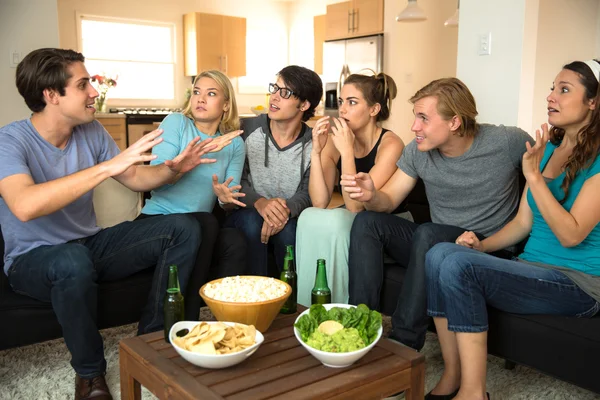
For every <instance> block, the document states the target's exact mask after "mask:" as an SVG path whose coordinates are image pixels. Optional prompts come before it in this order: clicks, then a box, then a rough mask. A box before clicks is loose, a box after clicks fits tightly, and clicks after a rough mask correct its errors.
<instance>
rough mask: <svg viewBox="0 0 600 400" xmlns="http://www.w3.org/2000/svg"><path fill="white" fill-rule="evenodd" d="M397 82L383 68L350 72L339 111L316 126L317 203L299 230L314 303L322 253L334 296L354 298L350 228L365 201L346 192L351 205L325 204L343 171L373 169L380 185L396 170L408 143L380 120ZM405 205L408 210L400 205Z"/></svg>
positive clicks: (301, 264)
mask: <svg viewBox="0 0 600 400" xmlns="http://www.w3.org/2000/svg"><path fill="white" fill-rule="evenodd" d="M395 96H396V85H395V83H394V81H393V80H392V78H390V77H389V76H387V75H385V74H383V73H381V74H378V75H376V76H366V75H357V74H354V75H350V76H349V77H348V79H347V80H346V82H345V83H344V86H343V87H342V90H341V94H340V98H339V117H338V118H330V117H323V118H321V119H319V120H318V121H317V123H316V124H315V126H314V128H313V140H312V152H311V170H310V180H309V194H310V198H311V201H312V204H313V207H312V208H309V209H306V210H304V212H303V213H302V214H301V215H300V219H299V221H298V227H297V230H296V256H297V261H298V262H297V265H298V302H299V303H300V304H304V305H310V290H311V288H312V285H313V283H314V276H315V266H316V260H317V259H318V258H325V259H326V260H327V267H328V268H327V278H328V282H329V286H330V288H331V290H332V301H333V302H342V303H346V302H347V301H348V283H347V282H348V279H347V277H348V245H349V241H350V228H351V227H352V221H353V220H354V217H355V216H356V213H357V212H360V211H363V210H364V205H363V204H362V203H361V202H359V201H355V200H353V199H351V198H350V197H348V196H347V195H346V194H343V193H344V192H343V191H342V194H340V193H339V192H338V193H336V194H335V198H334V200H337V203H342V202H343V203H342V204H343V205H344V206H345V209H335V210H324V209H325V208H327V207H328V205H329V204H330V202H331V200H332V197H334V188H335V186H336V185H337V183H338V182H339V176H340V175H341V174H356V173H358V172H365V173H369V174H371V176H372V179H373V181H374V182H375V185H376V187H377V188H380V187H381V186H383V185H384V184H385V183H386V182H387V181H388V179H389V178H390V177H391V176H392V175H393V174H394V172H396V169H397V167H396V162H397V161H398V159H399V158H400V155H401V153H402V149H403V148H404V143H403V142H402V140H401V139H400V138H399V137H398V136H396V135H395V134H394V133H393V132H390V131H388V130H387V129H384V128H382V127H381V126H380V122H382V121H385V120H386V119H388V118H389V115H390V106H391V101H392V99H393V98H394V97H395ZM400 211H403V210H400Z"/></svg>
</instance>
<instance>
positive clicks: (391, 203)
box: [341, 78, 533, 350]
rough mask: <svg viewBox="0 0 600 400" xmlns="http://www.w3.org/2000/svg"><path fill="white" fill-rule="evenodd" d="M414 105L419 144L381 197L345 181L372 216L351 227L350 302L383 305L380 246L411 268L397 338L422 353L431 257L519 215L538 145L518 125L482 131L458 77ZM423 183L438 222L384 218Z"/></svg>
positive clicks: (361, 177) (364, 181)
mask: <svg viewBox="0 0 600 400" xmlns="http://www.w3.org/2000/svg"><path fill="white" fill-rule="evenodd" d="M411 102H412V103H413V105H414V114H415V121H414V123H413V126H412V130H413V132H414V133H415V135H416V138H415V140H414V141H412V142H411V143H409V144H408V146H406V148H405V149H404V152H403V154H402V156H401V157H400V160H399V161H398V164H397V165H398V170H397V171H396V173H395V174H394V175H393V176H392V178H390V180H389V181H388V182H387V183H386V184H385V185H384V186H383V187H382V188H381V190H378V191H377V190H375V189H374V186H373V182H372V180H371V178H370V177H369V175H368V174H364V173H360V174H357V175H344V176H342V180H341V184H342V186H343V188H344V190H345V191H347V192H349V193H350V197H352V198H354V199H355V200H359V201H362V202H363V203H364V205H365V208H366V209H367V210H369V211H366V212H362V213H359V214H358V216H357V217H356V219H355V220H354V223H353V225H352V231H351V235H350V253H349V293H350V298H349V302H350V303H351V304H359V303H365V304H367V305H368V306H369V307H371V308H378V307H379V294H380V291H381V286H382V283H383V251H382V249H383V250H384V251H385V252H386V253H387V254H388V255H390V256H391V257H392V258H393V259H394V260H395V261H396V262H397V263H398V264H400V265H401V266H403V267H405V268H406V269H407V270H406V275H405V278H404V281H403V284H402V289H401V292H400V294H399V299H398V306H397V307H396V311H395V312H394V314H393V316H392V327H393V331H392V334H391V337H392V338H393V339H396V340H398V341H400V342H402V343H404V344H406V345H407V346H410V347H413V348H415V349H417V350H418V349H421V348H422V347H423V344H424V342H425V333H426V330H427V325H428V317H427V314H426V306H427V299H426V293H425V254H426V253H427V251H428V250H429V249H430V248H431V247H432V246H433V245H434V244H436V243H439V242H448V241H452V242H453V241H455V240H456V238H457V237H458V236H459V235H460V234H462V233H463V232H464V231H465V230H470V231H474V232H477V233H478V234H479V235H480V236H481V237H484V236H489V235H491V234H492V233H494V232H496V231H497V230H499V229H500V228H502V227H503V226H504V225H505V224H506V223H507V222H508V221H510V220H511V219H512V218H513V217H514V215H515V214H516V211H517V208H518V205H519V198H520V193H519V175H520V168H521V158H522V155H523V153H524V152H525V143H526V142H527V141H529V142H530V143H532V144H533V139H532V138H531V137H530V136H529V135H528V134H527V133H526V132H524V131H522V130H521V129H518V128H513V127H505V126H502V125H500V126H495V125H488V124H481V125H480V124H477V123H476V121H475V117H476V116H477V109H476V106H475V100H474V99H473V96H472V94H471V93H470V91H469V89H468V88H467V87H466V86H465V85H464V83H462V82H461V81H460V80H458V79H456V78H445V79H439V80H436V81H433V82H431V83H430V84H428V85H427V86H425V87H423V88H422V89H421V90H419V91H418V92H417V93H416V94H415V95H414V96H413V98H411ZM419 178H421V179H422V180H423V183H424V184H425V191H426V194H427V198H428V200H429V205H430V212H431V219H432V221H433V222H432V223H426V224H421V225H418V224H415V223H413V222H411V221H408V220H405V219H402V218H397V217H395V216H393V215H390V214H387V213H389V212H391V211H392V210H394V209H395V208H396V207H397V206H398V204H400V203H401V202H402V201H403V200H404V199H405V198H406V196H407V195H408V194H409V193H410V191H411V190H412V189H413V188H414V186H415V184H416V183H417V180H418V179H419ZM498 255H500V256H502V254H498ZM509 255H510V252H508V251H506V252H505V254H504V256H505V257H506V256H509Z"/></svg>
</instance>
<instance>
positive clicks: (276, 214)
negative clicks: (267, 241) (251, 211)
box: [254, 197, 290, 227]
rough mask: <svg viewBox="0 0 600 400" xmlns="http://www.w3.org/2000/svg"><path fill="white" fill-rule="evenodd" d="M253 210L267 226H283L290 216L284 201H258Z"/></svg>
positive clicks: (274, 199)
mask: <svg viewBox="0 0 600 400" xmlns="http://www.w3.org/2000/svg"><path fill="white" fill-rule="evenodd" d="M254 208H256V211H258V213H259V214H260V216H261V217H263V219H264V220H265V222H266V223H267V224H269V226H271V227H274V226H284V225H285V224H286V223H287V221H288V219H289V216H290V209H289V208H288V207H287V203H286V201H285V200H284V199H281V198H278V197H276V198H273V199H264V198H263V199H260V200H257V201H256V203H255V204H254Z"/></svg>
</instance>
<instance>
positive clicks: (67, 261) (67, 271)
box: [8, 214, 200, 378]
mask: <svg viewBox="0 0 600 400" xmlns="http://www.w3.org/2000/svg"><path fill="white" fill-rule="evenodd" d="M199 244H200V229H199V225H198V223H197V222H196V220H195V219H194V218H192V217H189V216H186V215H180V214H179V215H178V214H176V215H167V216H160V217H156V218H148V219H145V220H141V221H135V222H123V223H121V224H119V225H116V226H114V227H111V228H108V229H104V230H102V231H100V232H98V233H97V234H96V235H94V236H90V237H87V238H82V239H78V240H75V241H72V242H69V243H64V244H60V245H55V246H40V247H38V248H35V249H33V250H31V251H29V252H28V253H25V254H23V255H21V256H19V257H17V258H15V260H14V262H13V264H12V265H11V266H10V269H9V270H8V281H9V283H10V285H11V286H12V288H13V290H14V291H15V292H17V293H20V294H24V295H26V296H30V297H33V298H35V299H38V300H40V301H45V302H50V303H52V308H53V309H54V312H55V314H56V317H57V319H58V322H59V323H60V325H61V327H62V331H63V335H64V338H65V344H66V345H67V348H68V349H69V351H70V352H71V357H72V358H71V365H72V366H73V369H74V370H75V372H77V374H78V375H79V376H81V377H82V378H93V377H96V376H98V375H101V374H103V373H104V372H105V371H106V360H105V359H104V347H103V343H102V337H101V336H100V333H99V332H98V328H97V326H96V314H97V308H98V305H97V300H98V283H99V282H108V281H117V280H120V279H124V278H126V277H128V276H130V275H133V274H135V273H137V272H139V271H142V270H144V269H147V268H155V269H154V279H153V282H152V288H151V291H150V293H149V295H148V303H147V304H146V307H145V308H144V310H143V311H142V316H141V319H140V323H139V326H138V334H142V333H148V332H153V331H156V330H160V329H162V327H163V300H164V294H165V292H166V288H167V278H168V273H169V265H172V264H175V265H177V267H178V273H179V283H180V285H181V288H182V291H184V290H185V287H186V285H187V282H188V278H189V276H190V274H191V272H192V269H193V268H194V261H195V258H196V251H197V250H198V246H199ZM126 301H127V298H126V297H124V298H123V302H126Z"/></svg>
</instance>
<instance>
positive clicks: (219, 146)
mask: <svg viewBox="0 0 600 400" xmlns="http://www.w3.org/2000/svg"><path fill="white" fill-rule="evenodd" d="M242 133H244V131H231V132H229V133H226V134H225V135H221V136H217V137H215V138H212V144H213V145H215V146H216V147H215V148H214V149H213V150H211V151H210V153H216V152H217V151H221V150H223V148H225V147H227V146H229V145H230V144H231V141H232V140H233V139H235V138H236V137H238V136H240V135H241V134H242Z"/></svg>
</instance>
